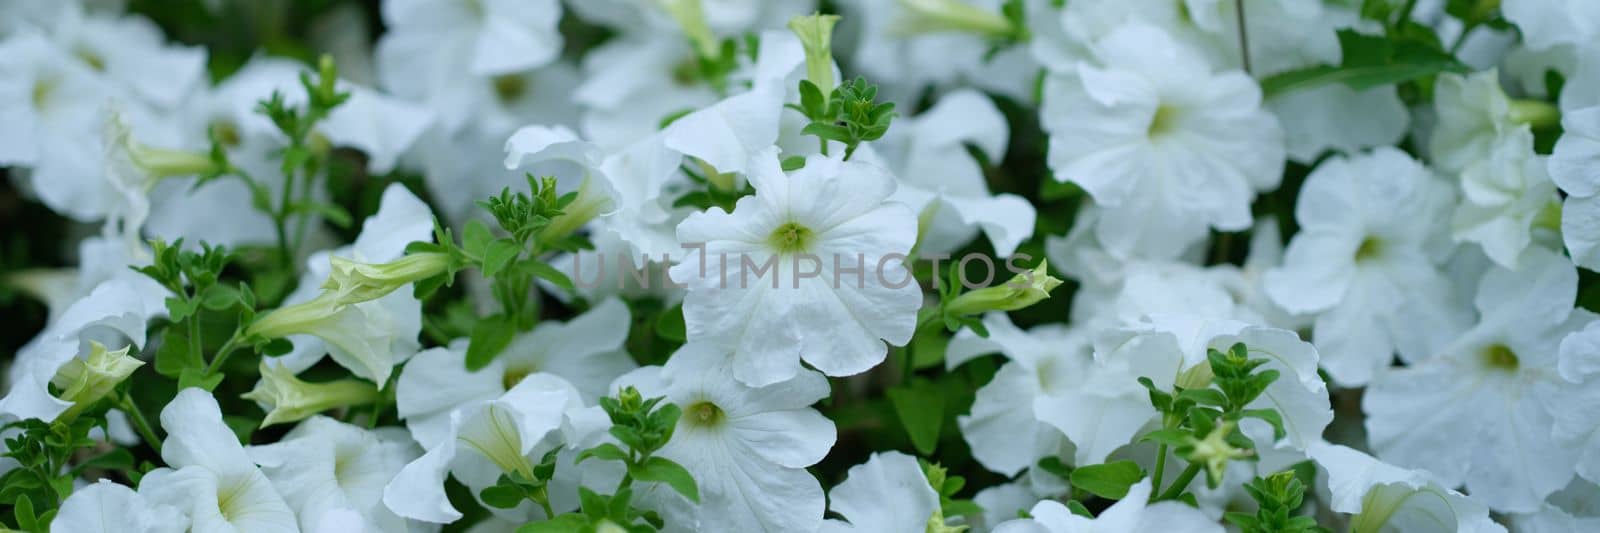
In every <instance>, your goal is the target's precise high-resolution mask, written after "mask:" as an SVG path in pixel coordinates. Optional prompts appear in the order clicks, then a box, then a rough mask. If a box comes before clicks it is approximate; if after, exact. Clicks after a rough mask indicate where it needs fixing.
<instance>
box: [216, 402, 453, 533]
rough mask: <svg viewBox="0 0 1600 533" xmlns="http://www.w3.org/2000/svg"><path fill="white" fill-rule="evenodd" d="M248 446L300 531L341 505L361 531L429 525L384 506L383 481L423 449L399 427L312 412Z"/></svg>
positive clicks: (315, 525)
mask: <svg viewBox="0 0 1600 533" xmlns="http://www.w3.org/2000/svg"><path fill="white" fill-rule="evenodd" d="M246 452H248V453H249V454H250V458H251V459H252V460H254V461H255V462H256V464H259V465H261V468H262V471H263V472H264V473H265V474H266V476H267V479H269V480H271V481H272V486H273V487H276V488H277V490H278V492H279V493H280V494H283V498H284V500H285V502H286V503H288V505H289V507H290V508H291V509H293V510H294V512H295V515H296V516H297V517H298V518H299V520H300V529H301V530H302V531H318V530H319V525H320V524H322V523H323V522H324V521H325V520H328V519H329V518H330V515H334V514H336V513H339V512H342V511H344V512H353V513H355V520H354V524H353V525H354V526H355V527H356V528H357V530H360V531H393V532H405V531H413V532H417V533H422V532H425V531H428V530H429V529H428V528H425V527H423V526H422V525H421V524H420V523H416V522H411V521H408V520H405V519H403V518H400V517H399V516H396V515H395V514H394V513H392V512H390V511H389V509H388V508H386V507H384V506H383V502H382V499H383V487H384V485H387V484H388V483H389V480H390V479H392V478H394V476H395V474H398V473H399V472H400V468H401V467H404V466H405V465H406V463H409V462H411V460H413V459H415V458H416V457H417V456H418V455H419V454H421V451H420V450H418V449H416V445H415V444H413V443H412V442H411V438H410V436H408V435H406V434H405V432H404V431H401V430H399V429H398V428H381V429H377V430H370V431H369V430H365V429H361V428H358V427H356V426H352V425H349V424H345V423H343V422H339V421H337V420H334V419H331V418H327V417H323V416H314V417H311V418H309V419H306V421H305V422H301V423H300V425H298V426H295V428H294V430H293V431H290V432H289V434H287V435H284V436H283V439H281V440H279V441H278V442H275V443H272V444H266V445H261V446H251V447H249V448H248V449H246Z"/></svg>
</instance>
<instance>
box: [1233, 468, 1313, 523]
mask: <svg viewBox="0 0 1600 533" xmlns="http://www.w3.org/2000/svg"><path fill="white" fill-rule="evenodd" d="M1244 490H1245V492H1248V493H1250V498H1251V499H1253V500H1255V501H1256V505H1257V506H1258V508H1257V509H1256V512H1255V514H1249V513H1240V512H1230V513H1227V515H1226V516H1225V517H1224V518H1226V519H1227V520H1228V522H1229V523H1231V524H1233V525H1236V526H1239V531H1240V532H1241V533H1328V532H1329V531H1330V530H1329V529H1327V528H1324V527H1321V526H1318V525H1317V520H1316V519H1315V518H1312V517H1309V516H1295V515H1294V513H1295V512H1296V511H1298V510H1299V509H1300V505H1301V503H1302V502H1303V500H1304V497H1305V491H1306V485H1305V483H1302V482H1301V481H1300V479H1299V478H1298V477H1296V475H1295V472H1294V471H1293V470H1285V471H1282V472H1278V473H1276V474H1272V475H1270V476H1267V477H1264V478H1262V477H1257V478H1255V479H1254V480H1252V481H1251V482H1250V483H1248V484H1246V485H1245V486H1244Z"/></svg>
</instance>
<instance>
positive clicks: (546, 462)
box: [478, 446, 561, 516]
mask: <svg viewBox="0 0 1600 533" xmlns="http://www.w3.org/2000/svg"><path fill="white" fill-rule="evenodd" d="M560 453H561V447H560V446H557V447H556V448H555V449H553V450H550V451H548V452H545V454H544V456H543V457H541V458H540V459H539V464H537V465H534V466H533V469H532V473H533V478H532V479H530V478H528V477H526V476H524V475H523V474H522V473H520V472H507V473H504V474H501V475H500V479H499V480H498V481H496V482H495V484H494V485H491V486H489V487H486V488H484V489H483V490H482V491H479V492H478V497H479V498H482V499H483V503H485V504H488V505H489V506H490V507H496V508H500V509H511V508H515V507H516V506H518V505H521V504H522V502H523V501H525V500H526V501H531V502H534V503H536V504H538V505H539V507H540V508H542V509H544V510H545V516H550V515H553V514H554V513H553V512H551V511H550V492H549V485H550V480H551V479H554V478H555V473H556V458H557V456H558V455H559V454H560Z"/></svg>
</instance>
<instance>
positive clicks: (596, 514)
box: [517, 387, 700, 533]
mask: <svg viewBox="0 0 1600 533" xmlns="http://www.w3.org/2000/svg"><path fill="white" fill-rule="evenodd" d="M664 400H665V398H660V397H657V398H649V399H645V398H644V397H643V396H642V395H640V394H639V390H638V389H635V388H633V387H626V388H624V389H622V391H620V392H618V393H617V396H616V397H605V398H601V399H600V408H601V409H603V410H604V411H605V412H606V416H608V417H610V419H611V424H612V425H611V430H610V433H611V436H612V437H615V438H616V439H617V441H618V442H619V443H621V444H622V445H621V446H618V445H617V444H614V443H609V442H607V443H602V444H600V445H597V446H595V447H593V448H589V449H587V450H584V451H583V452H581V453H579V454H578V457H577V462H579V463H581V462H583V461H586V460H589V459H595V460H600V461H617V462H620V463H622V465H623V467H624V468H625V472H626V473H625V474H623V476H622V480H621V481H620V482H618V484H617V489H616V490H615V491H613V492H612V494H609V495H607V494H600V493H597V492H594V491H593V490H590V489H588V488H586V487H580V488H579V489H578V490H579V498H580V501H581V508H580V509H579V511H578V512H576V513H566V514H562V515H559V516H554V517H553V518H551V519H550V520H547V521H544V522H535V523H531V524H526V525H523V526H522V527H521V528H520V529H518V530H517V531H518V532H519V533H536V532H555V531H561V532H572V531H579V532H588V531H601V530H615V529H609V528H620V529H621V530H623V531H629V532H654V531H657V530H659V529H661V528H662V527H663V526H664V525H665V523H664V522H662V520H661V517H660V516H658V515H657V514H656V513H655V512H654V511H642V510H639V509H637V508H635V507H634V506H633V482H634V481H636V480H637V481H643V482H654V483H661V484H664V485H666V486H668V487H671V488H672V490H673V491H676V492H677V493H678V494H680V495H682V496H683V497H684V498H687V499H688V500H689V501H691V502H695V503H699V502H700V489H699V486H698V485H697V484H696V483H695V480H694V476H692V475H691V474H690V473H689V470H688V469H685V468H684V467H683V465H680V464H678V463H676V462H673V461H672V460H670V459H667V458H665V457H660V456H657V455H655V453H656V452H658V451H660V450H661V448H663V447H665V446H666V445H667V442H668V441H670V440H672V434H673V432H674V431H675V430H676V429H677V427H678V419H679V418H680V417H681V416H682V414H683V412H682V411H681V410H680V409H679V408H678V406H676V405H673V404H670V403H665V401H664ZM546 509H547V510H548V507H547V508H546ZM547 516H549V515H547Z"/></svg>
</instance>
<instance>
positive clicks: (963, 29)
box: [894, 0, 1017, 39]
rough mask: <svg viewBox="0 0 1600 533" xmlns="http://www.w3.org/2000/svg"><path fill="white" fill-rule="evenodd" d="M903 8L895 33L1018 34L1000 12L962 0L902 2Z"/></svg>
mask: <svg viewBox="0 0 1600 533" xmlns="http://www.w3.org/2000/svg"><path fill="white" fill-rule="evenodd" d="M900 7H901V8H902V9H903V10H904V13H905V17H904V18H902V19H901V20H898V21H896V24H895V27H894V30H895V31H896V32H897V33H901V34H908V35H914V34H920V33H943V32H959V33H972V34H977V35H980V36H983V37H989V38H996V39H998V38H1003V37H1007V36H1010V35H1014V34H1015V33H1016V32H1017V28H1015V27H1013V26H1012V24H1011V21H1010V20H1006V18H1005V17H1004V16H1001V15H1000V14H999V13H994V12H991V11H987V10H984V9H982V8H979V7H977V6H974V5H972V4H968V3H966V2H963V1H961V0H900Z"/></svg>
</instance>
